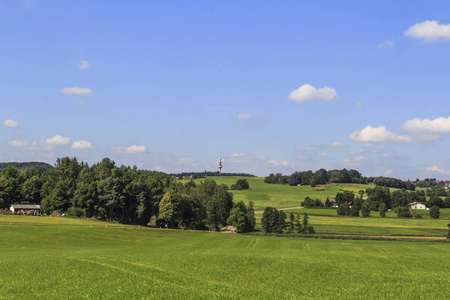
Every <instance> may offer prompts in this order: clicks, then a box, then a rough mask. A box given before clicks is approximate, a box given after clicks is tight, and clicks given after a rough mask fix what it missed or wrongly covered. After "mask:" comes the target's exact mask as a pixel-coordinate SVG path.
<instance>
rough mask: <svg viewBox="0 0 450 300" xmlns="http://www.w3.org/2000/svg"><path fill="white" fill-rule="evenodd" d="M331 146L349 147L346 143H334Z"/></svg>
mask: <svg viewBox="0 0 450 300" xmlns="http://www.w3.org/2000/svg"><path fill="white" fill-rule="evenodd" d="M330 146H331V147H345V146H347V145H346V144H344V143H339V142H333V143H331V145H330Z"/></svg>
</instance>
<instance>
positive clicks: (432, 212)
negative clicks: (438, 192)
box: [430, 205, 440, 219]
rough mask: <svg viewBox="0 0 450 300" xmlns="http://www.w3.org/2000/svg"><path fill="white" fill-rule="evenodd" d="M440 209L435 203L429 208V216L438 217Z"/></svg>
mask: <svg viewBox="0 0 450 300" xmlns="http://www.w3.org/2000/svg"><path fill="white" fill-rule="evenodd" d="M439 215H440V211H439V206H437V205H435V206H432V207H431V208H430V217H431V218H433V219H439Z"/></svg>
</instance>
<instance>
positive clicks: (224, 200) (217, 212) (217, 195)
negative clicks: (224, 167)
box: [206, 184, 233, 230]
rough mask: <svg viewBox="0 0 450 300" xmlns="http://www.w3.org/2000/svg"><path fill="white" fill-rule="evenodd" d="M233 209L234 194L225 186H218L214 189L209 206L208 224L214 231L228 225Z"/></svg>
mask: <svg viewBox="0 0 450 300" xmlns="http://www.w3.org/2000/svg"><path fill="white" fill-rule="evenodd" d="M232 207H233V194H232V193H231V192H229V191H228V187H227V186H226V185H225V184H221V185H217V186H216V187H215V189H214V194H213V197H212V200H211V201H210V202H209V203H208V204H207V206H206V208H207V219H208V224H210V226H211V227H212V228H213V229H214V230H219V229H220V227H219V226H221V227H223V226H225V225H227V219H228V217H229V216H230V211H231V208H232Z"/></svg>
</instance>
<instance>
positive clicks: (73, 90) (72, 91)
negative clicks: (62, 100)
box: [59, 87, 94, 96]
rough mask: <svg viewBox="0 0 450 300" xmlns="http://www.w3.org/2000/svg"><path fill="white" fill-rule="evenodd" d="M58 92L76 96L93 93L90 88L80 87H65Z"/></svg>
mask: <svg viewBox="0 0 450 300" xmlns="http://www.w3.org/2000/svg"><path fill="white" fill-rule="evenodd" d="M59 93H60V94H64V95H76V96H91V95H93V94H94V93H93V92H92V90H91V89H88V88H81V87H67V88H63V89H62V90H60V91H59Z"/></svg>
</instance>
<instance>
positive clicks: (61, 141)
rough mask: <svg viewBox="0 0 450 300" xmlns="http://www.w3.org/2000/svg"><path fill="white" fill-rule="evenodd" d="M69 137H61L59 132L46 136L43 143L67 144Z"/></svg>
mask: <svg viewBox="0 0 450 300" xmlns="http://www.w3.org/2000/svg"><path fill="white" fill-rule="evenodd" d="M70 142H71V141H70V139H69V138H68V137H62V136H60V135H59V134H57V135H55V136H54V137H52V138H47V139H45V140H44V144H47V145H54V146H55V145H68V144H70Z"/></svg>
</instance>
